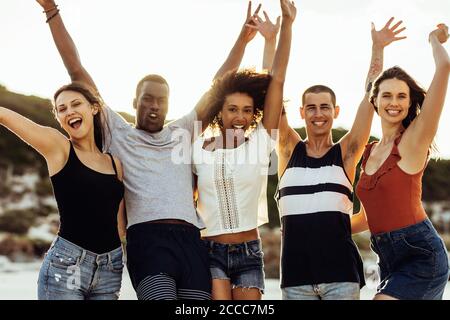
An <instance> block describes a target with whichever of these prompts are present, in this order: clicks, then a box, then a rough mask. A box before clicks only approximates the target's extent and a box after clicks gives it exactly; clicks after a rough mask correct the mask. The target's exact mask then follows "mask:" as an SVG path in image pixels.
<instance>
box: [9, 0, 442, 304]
mask: <svg viewBox="0 0 450 320" xmlns="http://www.w3.org/2000/svg"><path fill="white" fill-rule="evenodd" d="M37 2H38V3H39V4H40V5H41V6H42V8H43V9H44V10H43V12H44V13H45V14H46V16H47V23H48V24H49V27H50V30H51V33H52V36H53V39H54V42H55V44H56V47H57V49H58V51H59V53H60V55H61V57H62V60H63V62H64V65H65V67H66V69H67V71H68V73H69V75H70V78H71V80H72V82H71V83H70V84H68V85H66V86H63V87H62V88H60V89H59V90H58V91H57V92H56V93H55V95H54V110H53V112H54V115H55V117H56V119H57V121H58V122H59V124H60V125H61V127H62V128H63V129H64V131H65V132H66V133H67V135H68V137H69V138H67V137H66V136H65V135H63V134H62V133H61V132H59V131H58V130H56V129H53V128H49V127H43V126H40V125H38V124H36V123H34V122H32V121H30V120H29V119H27V118H25V117H23V116H21V115H19V114H17V113H15V112H13V111H11V110H9V109H8V108H7V106H5V107H0V124H1V125H3V126H5V127H6V128H8V129H9V130H11V131H12V132H13V133H15V134H16V135H17V136H19V137H20V138H21V139H22V140H24V141H25V142H26V143H28V144H29V145H31V146H32V147H33V148H34V149H35V150H36V151H38V152H39V153H40V154H41V155H42V156H43V157H44V158H45V160H46V162H47V165H48V170H49V175H50V179H51V182H52V185H53V189H54V193H55V198H56V201H57V204H58V209H59V213H60V220H61V225H60V229H59V232H58V236H57V237H56V239H55V240H54V241H53V243H52V245H51V247H50V249H49V251H48V252H47V254H46V256H45V259H44V261H43V264H42V267H41V269H40V274H39V280H38V298H39V299H49V300H52V299H80V300H102V299H118V297H119V293H120V288H121V282H122V271H123V267H124V252H126V264H127V268H128V271H129V275H130V278H131V282H132V285H133V288H134V289H135V291H136V295H137V298H138V299H141V300H148V299H211V298H212V299H221V300H227V299H233V300H241V299H261V297H262V294H263V293H264V271H263V266H264V263H263V251H262V247H261V240H260V236H259V232H258V227H259V226H261V225H262V224H264V223H267V222H268V214H267V200H266V199H267V196H266V188H267V174H268V168H269V163H270V160H271V157H270V156H271V154H272V151H274V150H276V153H277V155H278V163H277V165H278V176H279V184H278V188H277V192H276V195H275V196H276V201H277V203H278V207H279V212H280V217H281V229H282V233H281V234H282V245H281V289H282V297H283V299H300V300H319V299H325V300H331V299H336V300H341V299H359V296H360V288H361V287H363V286H364V285H365V281H364V271H363V264H362V259H361V257H360V254H359V252H358V249H357V247H356V245H355V243H354V242H353V240H352V234H354V233H358V232H362V231H366V230H370V233H371V248H372V250H373V251H374V252H375V253H376V254H377V255H378V258H379V268H380V279H381V282H380V284H379V286H378V289H377V294H376V296H375V297H374V299H442V296H443V292H444V289H445V286H446V283H447V281H448V277H449V265H448V257H447V251H446V248H445V245H444V243H443V241H442V239H441V238H440V237H439V235H438V234H437V232H436V230H435V229H434V227H433V225H432V224H431V222H430V220H429V219H428V218H427V215H426V213H425V211H424V209H423V206H422V203H421V188H422V181H421V180H422V176H423V172H424V170H425V168H426V166H427V162H428V160H429V156H430V150H431V149H432V146H433V139H434V136H435V134H436V131H437V128H438V122H439V118H440V115H441V112H442V109H443V106H444V100H445V95H446V90H447V86H448V78H449V72H450V59H449V56H448V53H447V52H446V50H445V49H444V47H443V43H445V42H446V41H447V39H448V37H449V36H448V28H447V26H445V25H444V24H439V25H438V26H437V28H436V29H435V30H433V31H432V32H431V33H430V34H429V43H430V44H431V47H432V52H433V57H434V61H435V66H436V68H435V73H434V77H433V80H432V82H431V85H430V87H429V89H428V91H425V90H424V89H422V88H421V87H420V86H419V85H418V84H417V83H416V81H415V80H414V79H413V78H412V77H410V76H409V75H408V74H407V73H406V72H405V71H404V70H402V69H401V68H399V67H393V68H390V69H387V70H384V71H383V51H384V48H385V47H386V46H388V45H390V44H391V43H392V42H395V41H398V40H402V39H404V38H405V37H404V36H401V33H402V32H403V31H404V29H405V28H404V27H402V22H401V21H399V22H397V23H394V18H391V19H390V20H389V21H388V22H387V23H386V25H385V26H384V27H383V28H382V29H380V30H376V28H375V26H374V25H373V24H372V30H371V37H372V58H371V62H370V67H369V72H368V74H367V80H366V83H365V90H364V91H363V92H362V96H363V97H362V100H361V103H360V105H359V107H358V109H357V112H356V116H355V120H354V123H353V125H352V127H351V129H350V131H349V132H348V133H347V134H346V135H345V136H344V137H343V138H342V139H340V140H339V142H337V143H334V142H333V140H332V135H331V130H332V126H333V120H334V119H335V118H337V117H338V115H339V110H340V108H339V106H338V105H337V104H336V96H335V93H334V92H333V90H332V89H330V88H328V87H326V86H323V85H315V86H312V87H310V88H308V89H307V90H306V91H305V92H304V93H303V96H302V106H301V107H300V108H299V112H300V116H301V118H302V119H304V121H305V125H306V133H307V137H306V139H302V138H301V137H300V135H299V134H298V133H297V132H296V131H295V130H294V129H293V128H292V127H290V126H289V124H288V121H287V117H286V113H285V110H284V103H283V86H284V82H285V78H286V70H287V66H288V61H289V53H290V48H291V38H292V25H293V23H294V20H295V18H296V14H297V10H296V7H295V4H294V3H293V2H292V1H288V0H280V7H281V12H282V15H281V17H279V18H278V19H277V20H276V23H272V22H271V21H270V19H269V16H268V15H267V13H266V12H264V16H265V18H264V19H263V18H261V17H260V15H259V11H260V8H261V6H258V7H257V9H256V10H255V11H254V12H253V13H252V8H251V2H249V5H248V9H247V17H246V20H245V22H244V25H243V27H242V29H241V32H240V34H239V36H238V38H237V40H236V42H235V44H234V46H233V48H232V49H231V51H230V53H229V55H228V57H227V59H226V61H225V62H224V64H223V65H222V66H221V67H220V69H219V70H218V71H217V73H216V75H215V77H214V79H213V84H212V86H211V88H210V89H209V90H208V91H207V92H206V93H205V94H204V95H203V96H202V97H201V99H200V100H199V101H198V103H197V105H196V106H195V108H194V109H193V110H192V111H191V112H190V113H189V114H187V115H186V116H184V117H182V118H181V119H178V120H175V121H173V122H170V123H168V124H165V120H166V115H167V112H168V101H169V85H168V83H167V81H166V80H165V79H164V78H163V77H162V76H160V75H156V74H151V75H147V76H146V77H144V78H143V79H142V80H141V81H140V82H139V83H138V85H137V88H136V96H135V98H134V101H133V107H134V109H135V110H136V123H135V126H132V125H130V124H129V123H127V122H126V121H125V120H124V119H123V118H122V117H121V116H120V115H118V114H117V113H116V112H114V111H113V110H111V109H110V108H109V107H108V106H107V105H106V104H105V103H104V102H103V100H102V99H101V96H100V94H99V92H98V90H97V87H96V85H95V83H94V81H93V80H92V78H91V76H90V75H89V73H88V72H87V71H86V70H85V69H84V67H83V65H82V64H81V60H80V58H79V55H78V52H77V49H76V46H75V44H74V42H73V40H72V39H71V37H70V35H69V33H68V32H67V30H66V28H65V26H64V24H63V20H62V18H61V15H60V13H59V8H58V5H57V4H56V3H55V2H54V0H37ZM393 23H394V24H393ZM258 32H259V33H261V35H263V36H264V38H265V46H264V57H263V69H264V70H267V71H266V72H256V71H254V70H249V69H244V70H239V71H237V69H238V68H239V65H240V63H241V60H242V58H243V55H244V52H245V48H246V46H247V45H248V43H250V42H251V41H252V39H253V38H254V37H255V36H256V34H257V33H258ZM278 33H279V34H278ZM277 37H278V38H279V40H278V44H277V43H276V39H277ZM375 112H376V113H377V114H378V116H379V118H380V120H381V127H382V137H381V139H380V141H377V142H373V143H371V144H367V143H368V140H369V136H370V130H371V123H372V119H373V116H374V113H375ZM204 132H209V135H207V134H203V133H204ZM180 143H184V146H186V145H188V147H187V148H183V149H182V150H183V152H184V155H183V156H184V157H185V158H186V156H187V157H188V158H189V161H174V153H175V152H174V150H178V149H177V148H178V147H179V145H180ZM361 159H362V170H361V175H360V179H359V182H358V184H357V187H356V194H357V195H358V197H359V198H360V200H361V210H360V212H359V213H357V214H354V215H353V194H354V191H353V183H354V181H355V175H356V167H357V164H358V162H359V161H360V160H361ZM122 244H124V245H123V247H122ZM125 249H126V250H125Z"/></svg>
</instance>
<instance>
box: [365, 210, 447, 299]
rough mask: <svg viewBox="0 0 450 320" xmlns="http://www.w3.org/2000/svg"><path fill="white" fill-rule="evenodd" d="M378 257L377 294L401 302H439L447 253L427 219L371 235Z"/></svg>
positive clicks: (443, 283) (445, 275) (445, 272)
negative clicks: (402, 300) (378, 281)
mask: <svg viewBox="0 0 450 320" xmlns="http://www.w3.org/2000/svg"><path fill="white" fill-rule="evenodd" d="M370 240H371V248H372V250H373V251H374V252H375V253H376V254H377V255H378V266H379V271H380V279H381V282H380V284H379V286H378V288H377V293H378V294H385V295H388V296H391V297H394V298H397V299H404V300H439V299H442V296H443V294H444V289H445V285H446V284H447V282H448V277H449V263H448V256H447V250H446V248H445V245H444V243H443V241H442V239H441V238H440V237H439V235H438V234H437V232H436V230H435V229H434V227H433V225H432V224H431V222H430V220H429V219H425V220H424V221H422V222H419V223H417V224H414V225H411V226H408V227H405V228H401V229H398V230H394V231H391V232H386V233H380V234H374V235H372V236H371V239H370Z"/></svg>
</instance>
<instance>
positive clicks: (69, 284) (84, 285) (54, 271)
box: [38, 236, 124, 300]
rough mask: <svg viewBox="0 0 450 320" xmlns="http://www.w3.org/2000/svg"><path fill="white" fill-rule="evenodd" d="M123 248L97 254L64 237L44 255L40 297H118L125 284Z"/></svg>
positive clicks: (54, 243)
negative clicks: (123, 279) (123, 278)
mask: <svg viewBox="0 0 450 320" xmlns="http://www.w3.org/2000/svg"><path fill="white" fill-rule="evenodd" d="M122 256H123V255H122V248H121V247H119V248H117V249H114V250H112V251H110V252H107V253H103V254H96V253H93V252H91V251H88V250H84V249H83V248H81V247H79V246H77V245H76V244H73V243H71V242H70V241H67V240H65V239H63V238H61V237H59V236H58V237H57V238H56V239H55V241H53V243H52V245H51V247H50V249H49V250H48V252H47V253H46V255H45V258H44V261H43V263H42V266H41V269H40V272H39V279H38V299H39V300H117V299H118V298H119V292H120V288H121V285H122V271H123V266H124V263H123V261H122Z"/></svg>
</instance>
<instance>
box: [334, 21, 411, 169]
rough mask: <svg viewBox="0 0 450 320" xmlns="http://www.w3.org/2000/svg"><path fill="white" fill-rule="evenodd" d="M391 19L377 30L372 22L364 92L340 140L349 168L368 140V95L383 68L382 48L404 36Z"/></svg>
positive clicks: (370, 114) (372, 112)
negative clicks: (368, 65)
mask: <svg viewBox="0 0 450 320" xmlns="http://www.w3.org/2000/svg"><path fill="white" fill-rule="evenodd" d="M393 21H394V18H391V19H389V21H388V22H387V23H386V25H385V26H384V27H383V29H381V30H379V31H376V30H375V26H374V24H373V23H372V30H371V34H372V57H371V61H370V68H369V72H368V74H367V78H366V84H365V86H366V94H365V96H364V98H363V99H362V101H361V103H360V105H359V107H358V111H357V113H356V116H355V120H354V122H353V126H352V128H351V130H350V131H349V132H348V133H347V134H346V135H345V136H344V137H343V138H342V140H341V146H342V151H343V157H344V162H346V163H348V166H349V167H351V168H353V167H354V168H356V165H357V164H358V161H359V159H360V158H361V156H362V154H363V152H364V146H365V145H366V144H367V141H368V140H369V136H370V129H371V125H372V119H373V114H374V108H373V106H372V104H371V103H370V101H369V95H370V89H371V87H372V83H373V82H374V81H375V79H376V78H377V77H378V75H379V74H380V73H381V71H382V70H383V53H384V48H385V47H386V46H388V45H389V44H391V43H392V42H394V41H398V40H401V39H404V38H406V37H398V36H397V35H398V34H399V33H401V32H402V31H403V30H405V28H400V29H399V27H400V25H401V23H402V21H399V22H397V23H396V24H395V25H393V26H392V27H390V25H391V23H392V22H393Z"/></svg>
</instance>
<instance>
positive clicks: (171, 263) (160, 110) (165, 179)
mask: <svg viewBox="0 0 450 320" xmlns="http://www.w3.org/2000/svg"><path fill="white" fill-rule="evenodd" d="M39 3H40V4H41V5H42V6H43V8H44V10H45V11H44V12H46V13H47V15H48V16H49V17H51V19H48V22H49V26H50V29H51V32H52V35H53V39H54V41H55V44H56V46H57V48H58V50H59V53H60V55H61V57H62V59H63V61H64V64H65V66H66V68H67V71H68V73H69V75H70V77H71V79H72V81H79V82H83V83H84V84H87V85H88V86H90V87H92V88H96V85H95V83H94V81H93V80H92V78H91V76H90V75H89V74H88V72H87V71H86V70H85V69H84V67H83V66H82V64H81V61H80V59H79V56H78V52H77V49H76V46H75V44H74V42H73V41H72V39H71V37H70V35H69V34H68V32H67V30H66V28H65V26H64V24H63V21H62V19H61V16H60V15H59V14H58V11H57V8H56V6H55V2H54V0H39ZM259 9H260V6H259V7H258V8H257V9H256V11H255V13H254V15H253V16H255V15H257V13H258V11H259ZM253 16H252V15H251V3H250V2H249V6H248V10H247V18H246V21H245V23H244V26H243V27H242V30H241V32H240V34H239V37H238V39H237V41H236V43H235V45H234V47H233V48H232V50H231V52H230V54H229V56H228V58H227V60H226V61H225V63H224V64H223V65H222V67H221V68H220V69H219V71H218V72H217V73H216V75H215V77H214V79H217V78H219V77H221V76H222V75H224V74H225V73H226V72H228V71H231V70H234V69H237V68H238V67H239V64H240V62H241V60H242V57H243V54H244V51H245V47H246V45H247V44H248V42H250V41H251V40H252V39H253V38H254V36H255V35H256V32H257V30H256V29H255V26H254V22H253V20H252V19H253ZM249 24H253V26H249ZM168 101H169V85H168V83H167V81H166V80H165V79H164V78H163V77H161V76H159V75H149V76H146V77H144V78H143V79H142V80H141V81H140V82H139V83H138V85H137V88H136V96H135V99H134V103H133V106H134V109H136V123H135V126H134V127H133V126H131V125H130V124H128V123H127V122H126V121H125V120H124V119H123V118H122V117H121V116H119V115H118V114H117V113H115V112H114V111H112V110H111V109H110V108H108V107H106V108H105V110H104V114H105V120H106V124H107V126H108V127H109V129H110V130H109V133H106V141H105V149H106V151H110V152H111V153H113V154H114V155H116V156H117V157H119V159H120V160H121V161H122V165H123V171H124V183H125V203H126V209H127V218H128V223H127V228H128V229H127V253H128V256H127V266H128V270H129V273H130V277H131V281H132V284H133V287H134V289H135V290H136V293H137V297H138V299H209V298H210V292H211V277H210V271H209V261H208V253H207V251H206V247H205V246H204V244H203V242H202V241H201V238H200V232H199V229H201V228H203V227H204V226H203V223H202V222H201V220H200V219H199V217H198V216H197V214H196V210H195V207H194V204H193V188H192V171H191V165H190V162H189V161H187V162H183V161H181V163H180V162H177V161H174V157H173V155H174V152H175V151H177V150H175V149H176V147H177V146H178V145H179V144H180V139H179V138H180V137H181V139H182V140H183V141H184V142H185V143H184V144H183V146H184V148H180V149H181V150H182V152H183V153H184V156H185V157H186V154H189V157H188V159H190V142H191V141H192V140H193V139H194V138H195V136H196V135H198V134H200V133H201V132H203V130H204V129H206V127H207V126H208V124H209V123H210V121H211V120H212V116H213V115H214V114H215V113H216V112H217V110H210V109H209V107H208V93H206V94H205V95H204V96H203V97H202V98H201V99H200V101H199V102H198V103H197V105H196V106H195V108H194V110H192V111H191V112H190V113H189V114H188V115H187V116H185V117H183V118H181V119H179V120H177V121H173V122H171V123H169V124H168V125H164V123H165V119H166V115H167V112H168ZM196 120H198V121H200V122H199V123H200V125H199V129H198V130H195V128H194V125H195V122H196ZM186 141H187V143H186ZM186 145H187V146H188V147H187V148H186V147H185V146H186ZM181 156H183V155H181Z"/></svg>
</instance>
